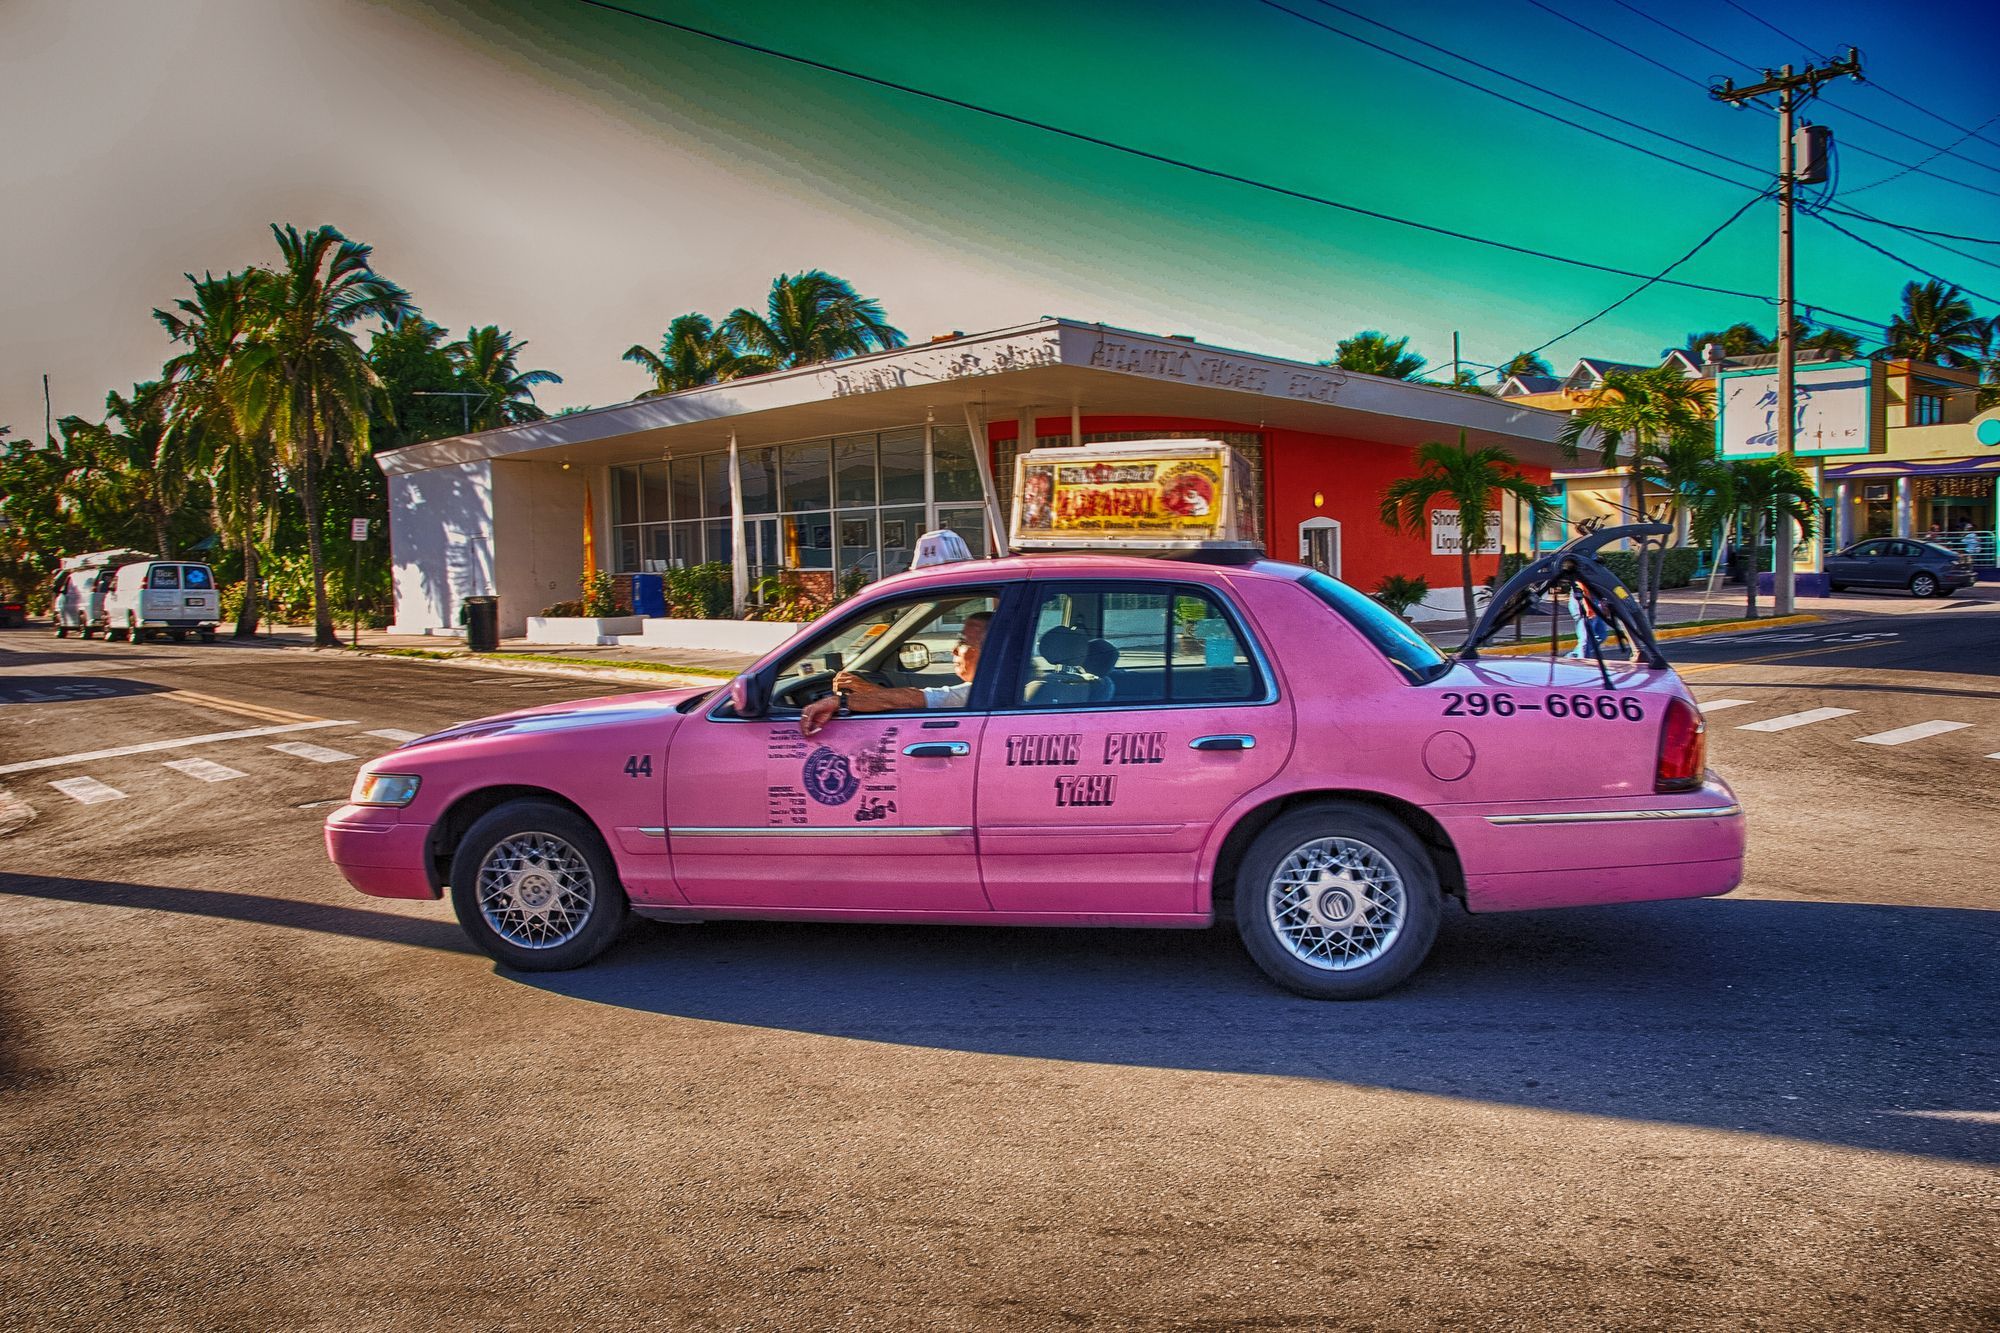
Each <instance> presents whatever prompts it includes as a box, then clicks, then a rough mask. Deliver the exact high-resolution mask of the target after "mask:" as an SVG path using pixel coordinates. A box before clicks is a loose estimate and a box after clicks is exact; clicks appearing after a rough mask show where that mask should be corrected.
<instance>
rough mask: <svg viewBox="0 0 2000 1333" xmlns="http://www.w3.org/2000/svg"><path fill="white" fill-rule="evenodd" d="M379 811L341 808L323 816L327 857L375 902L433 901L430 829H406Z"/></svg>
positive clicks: (377, 808) (436, 887)
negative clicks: (380, 899) (377, 900)
mask: <svg viewBox="0 0 2000 1333" xmlns="http://www.w3.org/2000/svg"><path fill="white" fill-rule="evenodd" d="M397 814H398V812H397V811H395V810H391V809H387V808H384V807H382V806H374V805H343V806H341V807H340V809H338V810H336V811H334V812H333V813H332V814H331V815H329V816H327V821H326V854H327V856H328V857H329V858H330V859H331V860H332V861H333V864H334V865H335V866H336V867H338V868H339V870H340V873H341V874H342V875H343V876H345V877H346V879H347V882H348V883H349V884H351V885H353V886H354V887H355V888H357V889H359V890H360V891H361V892H363V893H366V894H370V895H372V896H373V897H376V898H435V897H437V896H438V893H439V891H440V889H441V887H442V886H441V885H440V884H439V883H438V882H437V880H436V879H435V877H434V876H433V875H432V873H431V866H430V832H431V830H430V825H428V824H405V823H402V822H400V821H399V820H398V819H397V817H396V816H397Z"/></svg>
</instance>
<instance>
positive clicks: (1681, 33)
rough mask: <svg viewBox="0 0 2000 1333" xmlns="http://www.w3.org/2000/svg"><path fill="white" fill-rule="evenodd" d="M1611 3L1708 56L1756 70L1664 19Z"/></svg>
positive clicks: (1621, 2) (1620, 1)
mask: <svg viewBox="0 0 2000 1333" xmlns="http://www.w3.org/2000/svg"><path fill="white" fill-rule="evenodd" d="M1612 3H1613V4H1615V5H1617V6H1618V7H1619V8H1620V9H1624V10H1629V11H1630V12H1632V13H1634V14H1637V15H1638V16H1639V17H1640V18H1642V19H1644V20H1646V22H1648V23H1651V24H1653V25H1655V26H1656V27H1660V28H1664V29H1666V30H1667V31H1668V32H1670V33H1672V34H1673V35H1674V36H1676V37H1680V38H1683V39H1685V40H1687V41H1690V42H1693V43H1694V44H1695V45H1696V46H1699V47H1700V48H1701V49H1702V50H1704V51H1706V52H1708V53H1709V54H1710V55H1712V56H1719V57H1720V58H1722V59H1724V60H1727V61H1728V62H1729V63H1730V64H1732V65H1737V66H1740V67H1742V68H1743V69H1756V68H1757V66H1756V65H1755V64H1753V63H1752V62H1750V61H1748V60H1745V59H1743V58H1742V57H1740V56H1733V55H1730V54H1729V52H1727V51H1720V50H1717V49H1716V48H1715V47H1713V46H1710V45H1709V44H1708V43H1707V42H1704V41H1703V40H1702V39H1701V38H1699V37H1697V36H1695V35H1694V34H1693V33H1691V32H1688V31H1687V30H1685V29H1683V28H1676V27H1675V26H1674V25H1673V24H1671V23H1668V22H1667V21H1666V20H1665V19H1661V18H1656V17H1654V16H1653V15H1651V14H1648V13H1647V12H1646V11H1645V10H1643V9H1641V8H1639V7H1638V6H1637V5H1629V4H1627V3H1625V0H1612Z"/></svg>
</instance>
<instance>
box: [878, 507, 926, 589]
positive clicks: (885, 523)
mask: <svg viewBox="0 0 2000 1333" xmlns="http://www.w3.org/2000/svg"><path fill="white" fill-rule="evenodd" d="M923 535H924V511H923V507H922V506H921V505H919V506H916V507H914V508H910V509H884V510H883V511H882V577H884V578H887V577H888V576H889V575H891V574H900V573H902V572H903V571H904V570H906V569H908V568H909V567H910V561H911V560H912V559H914V558H915V557H916V551H917V538H919V537H921V536H923Z"/></svg>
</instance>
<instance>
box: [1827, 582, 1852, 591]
mask: <svg viewBox="0 0 2000 1333" xmlns="http://www.w3.org/2000/svg"><path fill="white" fill-rule="evenodd" d="M1826 590H1827V591H1828V592H1846V591H1847V585H1846V584H1845V583H1831V582H1829V583H1828V584H1827V585H1826Z"/></svg>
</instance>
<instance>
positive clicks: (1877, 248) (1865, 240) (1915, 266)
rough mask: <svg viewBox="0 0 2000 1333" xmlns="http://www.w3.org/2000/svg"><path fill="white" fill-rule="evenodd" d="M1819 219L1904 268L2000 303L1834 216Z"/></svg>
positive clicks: (1975, 295)
mask: <svg viewBox="0 0 2000 1333" xmlns="http://www.w3.org/2000/svg"><path fill="white" fill-rule="evenodd" d="M1819 220H1820V221H1821V222H1824V223H1825V224H1826V225H1827V226H1829V227H1831V228H1833V229H1834V230H1835V231H1837V232H1839V233H1840V234H1841V235H1842V236H1845V237H1846V238H1847V239H1848V240H1850V241H1854V242H1855V243H1857V244H1859V245H1865V246H1867V247H1868V248H1869V249H1870V250H1873V251H1874V252H1875V253H1876V254H1878V255H1882V256H1883V257H1885V258H1888V259H1893V260H1895V261H1896V262H1897V263H1898V264H1901V265H1902V266H1903V267H1904V268H1907V269H1914V270H1915V271H1917V272H1918V273H1921V274H1923V275H1924V276H1925V277H1927V278H1930V279H1932V280H1933V281H1936V282H1941V283H1943V284H1945V286H1947V287H1956V288H1958V290H1959V291H1961V292H1964V293H1965V294H1966V295H1967V296H1974V297H1977V298H1978V299H1980V300H1982V301H1989V302H1992V303H1994V304H2000V296H1988V295H1987V294H1986V293H1984V292H1975V291H1973V290H1972V288H1970V287H1968V286H1966V285H1965V284H1964V283H1962V282H1953V281H1952V280H1951V279H1950V278H1947V277H1945V276H1944V275H1943V274H1940V273H1933V272H1931V271H1930V270H1929V269H1927V268H1925V267H1924V266H1923V265H1922V264H1917V263H1913V262H1912V261H1910V260H1908V259H1905V258H1903V257H1902V256H1901V255H1899V254H1897V253H1895V252H1894V251H1893V250H1885V249H1883V248H1882V247H1881V246H1879V245H1877V244H1875V242H1873V241H1871V240H1869V239H1868V238H1867V237H1866V236H1857V235H1856V234H1855V233H1853V232H1851V231H1849V230H1848V229H1847V228H1845V227H1843V226H1841V225H1840V224H1839V223H1838V222H1835V221H1834V220H1833V219H1832V218H1829V217H1827V216H1825V215H1824V214H1821V215H1820V219H1819ZM1836 313H1837V312H1836Z"/></svg>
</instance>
